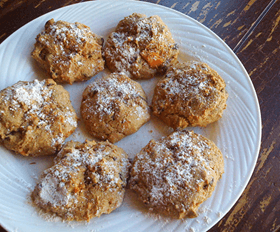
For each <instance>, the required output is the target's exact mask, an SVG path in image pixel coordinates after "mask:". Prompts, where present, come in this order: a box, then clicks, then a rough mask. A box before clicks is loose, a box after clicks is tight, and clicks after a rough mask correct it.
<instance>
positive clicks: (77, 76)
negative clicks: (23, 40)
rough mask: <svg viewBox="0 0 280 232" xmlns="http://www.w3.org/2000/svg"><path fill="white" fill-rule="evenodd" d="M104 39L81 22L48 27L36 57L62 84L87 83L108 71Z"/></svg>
mask: <svg viewBox="0 0 280 232" xmlns="http://www.w3.org/2000/svg"><path fill="white" fill-rule="evenodd" d="M101 49H102V39H101V38H99V37H98V36H97V35H95V34H94V33H93V32H91V30H90V28H89V27H87V26H85V25H83V24H81V23H77V22H76V23H68V22H64V21H57V22H55V21H54V20H53V19H51V20H49V21H48V22H47V23H46V24H45V30H44V31H43V32H42V33H40V34H39V35H38V36H37V38H36V43H35V48H34V50H33V52H32V54H31V55H32V57H33V58H34V59H35V60H36V61H37V62H38V63H39V64H40V65H41V66H42V67H43V68H44V69H45V70H46V71H47V72H48V74H49V75H50V76H51V77H52V78H53V79H54V80H55V81H56V82H59V83H70V84H72V83H73V82H75V81H85V80H88V79H90V78H91V77H93V76H94V75H96V74H97V73H98V72H100V71H102V70H103V69H104V60H103V58H102V54H101Z"/></svg>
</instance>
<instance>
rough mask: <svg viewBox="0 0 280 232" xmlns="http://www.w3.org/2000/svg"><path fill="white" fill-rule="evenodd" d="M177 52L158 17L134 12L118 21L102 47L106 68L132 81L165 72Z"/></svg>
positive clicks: (168, 33)
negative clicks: (122, 74) (126, 76)
mask: <svg viewBox="0 0 280 232" xmlns="http://www.w3.org/2000/svg"><path fill="white" fill-rule="evenodd" d="M178 53H179V50H178V46H177V44H176V43H175V42H174V40H173V38H172V35H171V33H170V31H169V29H168V27H167V26H166V25H165V24H164V23H163V21H162V20H161V18H160V17H159V16H151V17H146V16H145V15H143V14H137V13H134V14H132V15H130V16H128V17H125V18H124V19H123V20H121V21H120V22H119V24H118V26H117V28H116V30H115V32H112V33H111V35H110V36H109V38H108V40H107V42H106V44H105V47H104V57H105V60H106V65H107V66H108V68H109V69H110V70H111V71H112V72H125V73H126V74H127V75H128V76H129V77H130V78H133V79H149V78H152V77H153V76H154V75H155V74H156V73H157V72H165V71H166V68H167V66H169V65H170V64H172V63H173V62H174V61H176V59H177V56H178Z"/></svg>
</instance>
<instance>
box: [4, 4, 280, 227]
mask: <svg viewBox="0 0 280 232" xmlns="http://www.w3.org/2000/svg"><path fill="white" fill-rule="evenodd" d="M78 2H83V1H79V0H73V1H72V0H59V1H57V0H0V43H1V42H3V41H4V40H5V39H6V38H7V37H8V36H9V35H10V34H12V33H13V32H14V31H16V30H17V29H18V28H20V27H21V26H23V25H24V24H26V23H28V22H29V21H31V20H32V19H35V18H36V17H38V16H40V15H42V14H44V13H47V12H49V11H52V10H54V9H57V8H59V7H63V6H66V5H70V4H74V3H78ZM147 2H152V3H155V4H160V5H163V6H167V7H170V8H173V9H175V10H178V11H180V12H182V13H184V14H186V15H189V16H191V17H193V18H194V19H196V20H198V21H200V22H201V23H203V24H204V25H205V26H207V27H209V28H210V29H212V30H213V31H214V32H215V33H216V34H217V35H219V36H220V37H221V38H222V39H223V40H224V41H225V42H226V43H227V44H228V45H229V46H230V47H231V48H232V49H233V51H234V52H235V53H236V54H237V56H238V57H239V59H240V60H241V62H242V63H243V64H244V66H245V68H246V69H247V71H248V73H249V75H250V77H251V79H252V82H253V84H254V87H255V89H256V92H257V95H258V99H259V103H260V107H261V114H262V129H263V131H262V144H261V149H260V154H259V158H258V161H257V165H256V168H255V171H254V173H253V176H252V178H251V180H250V182H249V184H248V186H247V187H246V189H245V191H244V192H243V194H242V196H241V197H240V199H239V200H238V201H237V203H236V204H235V205H234V207H233V208H232V209H231V210H230V211H229V212H228V213H227V214H226V215H225V216H224V218H223V219H222V220H221V221H220V222H219V223H217V224H216V225H215V226H214V227H213V228H212V229H210V231H211V232H214V231H235V232H240V231H242V232H247V231H254V232H255V231H257V232H258V231H280V178H279V174H280V154H279V152H280V145H279V144H280V0H189V1H177V0H169V1H168V0H148V1H147ZM0 74H1V70H0ZM0 197H1V196H0ZM4 231H5V230H4V229H3V228H1V227H0V232H4Z"/></svg>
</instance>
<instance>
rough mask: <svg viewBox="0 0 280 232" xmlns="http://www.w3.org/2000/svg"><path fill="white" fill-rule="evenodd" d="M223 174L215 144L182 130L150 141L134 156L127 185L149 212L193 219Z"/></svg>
mask: <svg viewBox="0 0 280 232" xmlns="http://www.w3.org/2000/svg"><path fill="white" fill-rule="evenodd" d="M223 172H224V162H223V156H222V153H221V152H220V150H219V149H218V148H217V147H216V145H215V144H214V143H213V142H211V141H210V140H208V139H206V138H205V137H203V136H201V135H198V134H195V133H194V132H189V131H186V130H183V131H179V132H174V133H173V134H171V135H169V136H167V137H165V138H162V139H160V140H159V141H154V140H151V141H150V142H149V144H148V145H147V146H146V147H144V148H143V149H142V150H141V151H140V153H138V154H137V155H136V158H135V160H134V162H133V165H132V169H131V178H130V181H129V186H130V188H131V189H133V190H134V191H136V193H137V194H138V196H139V198H140V199H141V200H142V201H143V202H144V204H145V205H146V206H147V207H149V208H150V209H151V210H156V211H157V212H159V213H162V214H166V215H168V216H171V217H174V218H184V217H196V216H197V209H198V207H199V205H200V204H201V203H202V202H204V201H205V200H206V199H207V198H208V197H210V196H211V194H212V192H213V191H214V189H215V186H216V184H217V181H218V180H219V179H220V178H221V176H222V174H223Z"/></svg>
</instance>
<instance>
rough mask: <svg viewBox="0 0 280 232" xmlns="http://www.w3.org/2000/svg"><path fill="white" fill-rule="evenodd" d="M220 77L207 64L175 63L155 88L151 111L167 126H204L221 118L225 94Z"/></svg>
mask: <svg viewBox="0 0 280 232" xmlns="http://www.w3.org/2000/svg"><path fill="white" fill-rule="evenodd" d="M225 87H226V84H225V82H224V80H223V79H222V77H221V76H220V75H219V74H218V73H217V72H216V71H214V70H213V69H211V68H210V67H209V66H208V65H207V64H205V63H201V62H197V61H189V62H185V63H179V62H178V63H176V64H174V65H173V66H172V67H170V68H169V70H168V71H167V73H166V75H165V78H164V79H162V80H160V81H159V82H158V83H157V85H156V88H155V91H154V96H153V100H152V112H153V114H154V115H155V116H157V117H159V118H160V119H161V120H163V121H164V122H165V123H166V124H167V125H168V126H170V127H173V128H174V129H176V128H185V127H188V126H202V127H205V126H206V125H208V124H209V123H212V122H215V121H217V120H218V119H219V118H221V117H222V114H223V111H224V109H225V108H226V100H227V97H228V94H227V92H226V89H225Z"/></svg>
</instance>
